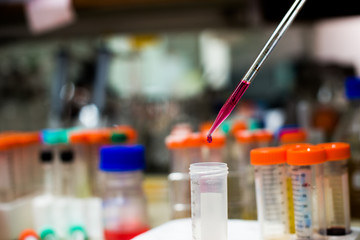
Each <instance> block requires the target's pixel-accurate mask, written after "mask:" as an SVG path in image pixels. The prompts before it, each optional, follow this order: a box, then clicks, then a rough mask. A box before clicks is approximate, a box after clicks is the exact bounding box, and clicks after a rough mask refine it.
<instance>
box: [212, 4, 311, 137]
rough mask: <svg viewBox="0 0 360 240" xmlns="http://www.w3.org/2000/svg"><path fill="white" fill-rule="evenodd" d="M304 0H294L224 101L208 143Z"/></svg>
mask: <svg viewBox="0 0 360 240" xmlns="http://www.w3.org/2000/svg"><path fill="white" fill-rule="evenodd" d="M305 2H306V0H296V1H295V2H294V3H293V5H292V6H291V7H290V9H289V11H288V12H287V13H286V15H285V16H284V18H283V19H282V20H281V22H280V24H279V25H278V27H277V28H276V29H275V31H274V32H273V34H272V35H271V37H270V39H269V40H268V41H267V43H266V44H265V46H264V48H263V49H262V50H261V52H260V53H259V55H258V56H257V58H256V59H255V61H254V63H253V64H252V65H251V67H250V68H249V70H248V71H247V73H246V74H245V76H244V77H243V79H242V80H241V81H240V83H239V84H238V85H237V87H236V89H235V90H234V92H233V93H232V94H231V95H230V97H229V98H228V99H227V100H226V102H225V104H224V105H223V107H222V108H221V109H220V111H219V114H218V116H217V117H216V119H215V121H214V123H213V125H212V127H211V129H210V131H209V133H208V136H207V139H208V142H211V140H212V138H211V135H212V133H213V132H214V131H215V130H216V129H217V128H218V127H219V125H220V124H221V123H222V122H223V121H224V120H225V119H226V118H227V117H228V116H229V115H230V113H231V112H232V110H233V109H234V108H235V106H236V104H237V103H238V102H239V100H240V98H241V97H242V95H243V94H244V92H245V91H246V89H247V88H248V86H249V84H250V82H251V81H252V80H253V79H254V77H255V76H256V74H257V73H258V71H259V69H260V67H261V66H262V64H263V63H264V61H265V60H266V58H267V57H268V56H269V54H270V52H271V51H272V50H273V48H274V47H275V46H276V44H277V42H278V41H279V40H280V38H281V37H282V36H283V35H284V33H285V31H286V29H287V28H288V27H289V26H290V24H291V23H292V22H293V20H294V18H295V17H296V15H297V14H298V13H299V11H300V9H301V8H302V6H303V5H304V3H305Z"/></svg>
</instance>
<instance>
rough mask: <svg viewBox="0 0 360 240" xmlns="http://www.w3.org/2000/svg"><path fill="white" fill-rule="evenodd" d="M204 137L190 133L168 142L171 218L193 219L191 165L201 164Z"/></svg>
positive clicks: (173, 137)
mask: <svg viewBox="0 0 360 240" xmlns="http://www.w3.org/2000/svg"><path fill="white" fill-rule="evenodd" d="M203 140H204V139H203V136H202V135H201V134H200V133H188V134H185V135H180V136H176V135H175V136H174V135H173V136H171V135H170V137H168V138H167V140H166V146H167V147H168V149H169V150H170V153H171V160H170V174H169V176H168V180H169V201H170V207H171V218H173V219H177V218H189V217H191V203H190V199H191V194H190V175H189V167H190V164H191V163H196V162H201V161H202V157H201V146H202V143H203Z"/></svg>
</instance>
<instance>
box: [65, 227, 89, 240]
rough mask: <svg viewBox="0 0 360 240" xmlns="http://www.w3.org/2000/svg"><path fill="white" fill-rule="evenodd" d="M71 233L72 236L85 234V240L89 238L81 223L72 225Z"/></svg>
mask: <svg viewBox="0 0 360 240" xmlns="http://www.w3.org/2000/svg"><path fill="white" fill-rule="evenodd" d="M69 233H70V236H74V235H75V234H76V235H77V236H78V235H79V234H81V235H82V236H83V239H84V240H85V239H88V236H87V234H86V231H85V229H84V228H83V227H82V226H80V225H74V226H72V227H70V229H69ZM76 239H78V238H76Z"/></svg>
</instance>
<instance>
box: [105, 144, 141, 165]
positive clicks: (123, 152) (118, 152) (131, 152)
mask: <svg viewBox="0 0 360 240" xmlns="http://www.w3.org/2000/svg"><path fill="white" fill-rule="evenodd" d="M99 169H100V170H102V171H105V172H131V171H137V170H143V169H145V149H144V147H143V146H142V145H131V146H107V147H102V148H101V150H100V166H99Z"/></svg>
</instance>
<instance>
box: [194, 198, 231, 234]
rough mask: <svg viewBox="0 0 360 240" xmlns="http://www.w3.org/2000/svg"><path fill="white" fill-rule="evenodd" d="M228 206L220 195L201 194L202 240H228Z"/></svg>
mask: <svg viewBox="0 0 360 240" xmlns="http://www.w3.org/2000/svg"><path fill="white" fill-rule="evenodd" d="M225 200H226V198H225ZM226 204H227V203H226V201H225V202H224V197H223V196H222V194H220V193H210V192H207V193H201V194H200V205H201V209H200V216H201V240H226V239H227V207H226Z"/></svg>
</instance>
